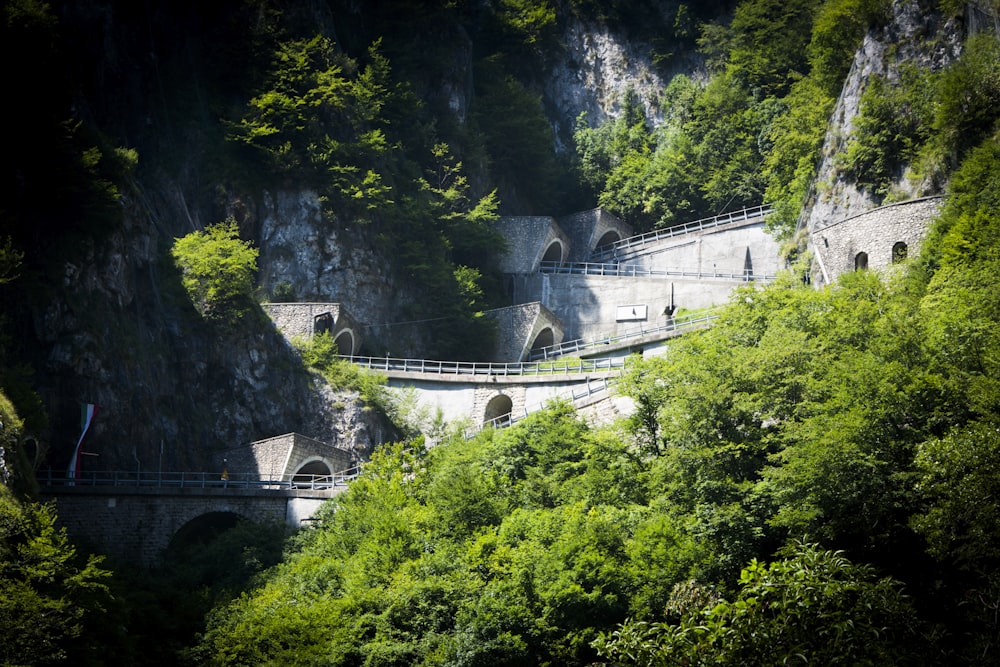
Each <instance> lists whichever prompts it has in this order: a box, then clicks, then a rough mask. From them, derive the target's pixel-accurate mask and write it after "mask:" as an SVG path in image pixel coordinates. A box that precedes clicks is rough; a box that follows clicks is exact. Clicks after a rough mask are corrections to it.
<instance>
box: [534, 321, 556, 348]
mask: <svg viewBox="0 0 1000 667" xmlns="http://www.w3.org/2000/svg"><path fill="white" fill-rule="evenodd" d="M553 344H555V334H554V333H552V329H551V328H550V327H545V328H544V329H542V330H541V331H540V332H539V334H538V335H537V336H535V341H534V342H533V343H532V344H531V353H535V352H538V351H539V350H541V349H542V348H543V347H550V346H551V345H553Z"/></svg>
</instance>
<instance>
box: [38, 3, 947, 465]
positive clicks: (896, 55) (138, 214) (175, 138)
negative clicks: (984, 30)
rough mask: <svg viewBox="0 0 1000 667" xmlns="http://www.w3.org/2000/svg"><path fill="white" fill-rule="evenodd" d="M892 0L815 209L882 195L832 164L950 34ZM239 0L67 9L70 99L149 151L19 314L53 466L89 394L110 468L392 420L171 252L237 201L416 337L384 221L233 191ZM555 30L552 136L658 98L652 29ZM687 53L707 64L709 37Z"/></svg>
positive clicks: (549, 104) (258, 229) (867, 51)
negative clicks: (225, 307)
mask: <svg viewBox="0 0 1000 667" xmlns="http://www.w3.org/2000/svg"><path fill="white" fill-rule="evenodd" d="M673 4H674V3H665V5H669V6H671V7H672V6H673ZM893 6H894V13H895V18H894V21H893V23H892V24H891V25H890V26H889V27H888V28H887V29H885V30H884V31H881V32H880V33H878V34H872V35H869V36H868V38H866V40H865V44H864V47H863V48H862V49H861V50H860V51H859V53H858V56H857V59H856V61H855V64H854V67H853V68H852V70H851V75H850V77H849V80H848V82H847V84H846V86H845V89H844V93H843V94H842V96H841V98H840V101H839V102H838V104H837V109H836V112H835V114H834V119H833V123H832V125H831V130H830V133H829V135H828V137H827V141H826V145H825V146H824V153H823V154H824V161H823V164H822V166H821V168H820V175H819V178H818V182H819V183H820V184H821V186H820V187H818V188H817V192H819V193H821V194H819V195H818V196H816V197H815V201H814V202H813V203H812V205H811V206H810V208H809V209H808V217H809V224H810V225H814V224H816V221H820V220H830V219H836V218H838V217H843V216H846V215H849V214H850V213H853V212H857V211H859V210H861V209H863V208H867V207H870V206H871V205H872V204H873V202H872V201H871V199H870V197H869V196H868V195H866V194H865V193H863V192H860V191H858V190H857V189H856V188H854V187H853V186H852V185H850V184H848V183H846V182H843V181H842V180H841V179H840V178H839V176H838V175H837V171H836V168H835V164H834V157H835V155H836V154H837V153H838V152H840V151H842V150H843V147H844V144H845V141H846V138H847V137H848V136H849V134H850V130H851V127H852V125H851V123H852V119H853V118H854V117H855V115H856V114H857V109H858V104H859V99H860V95H861V93H862V92H863V90H864V87H865V82H866V80H867V79H868V78H869V77H870V76H871V75H872V73H880V74H884V75H888V76H892V73H893V72H894V71H897V70H898V67H899V66H900V64H901V63H902V62H904V61H906V60H908V59H919V60H920V61H921V62H924V61H926V62H929V63H931V64H932V66H934V67H941V66H943V65H945V64H946V63H947V62H949V60H950V59H951V58H954V57H955V55H956V54H957V49H958V46H957V44H958V40H957V37H955V33H956V30H955V27H954V26H950V25H942V24H940V23H939V22H937V21H936V19H935V18H934V16H933V14H930V13H929V12H926V11H924V9H922V8H921V5H920V3H918V2H895V3H894V5H893ZM242 7H243V4H242V3H239V2H235V0H234V1H233V2H220V3H219V4H218V5H215V4H213V5H212V6H211V8H205V7H202V6H201V5H200V4H198V3H191V4H190V5H189V4H186V3H171V2H166V0H163V1H162V2H157V1H156V0H153V1H151V2H148V3H144V4H143V5H142V7H141V8H139V7H134V6H133V5H132V4H130V3H117V4H116V3H113V2H110V3H107V2H98V1H97V0H94V1H93V2H79V3H66V4H65V5H63V6H61V7H60V11H61V12H62V14H61V19H62V20H63V21H64V22H65V23H66V24H67V25H72V26H73V27H72V30H71V33H72V35H73V37H72V40H71V44H72V46H73V48H74V50H75V51H74V54H75V55H76V56H77V60H78V61H79V62H78V67H79V72H80V75H81V76H82V77H83V84H82V88H83V90H84V92H83V93H82V94H81V95H80V97H79V99H78V100H77V102H76V112H77V114H78V115H79V116H81V117H84V118H86V119H88V120H90V121H92V122H93V123H94V124H95V125H96V126H98V127H101V128H103V129H104V131H106V132H107V133H108V134H109V136H112V137H114V138H115V140H116V141H120V142H122V143H123V144H124V145H128V146H134V147H136V148H138V150H139V154H140V166H139V169H138V172H137V173H136V175H135V178H134V181H133V182H132V183H131V184H129V187H128V188H127V189H126V190H125V196H124V197H123V200H122V209H123V216H122V223H121V225H120V226H119V227H118V228H116V229H115V230H114V231H112V232H111V233H110V234H109V235H108V236H107V237H102V238H100V239H91V240H90V241H89V242H86V243H82V244H81V245H80V247H79V248H77V249H76V252H74V253H73V255H72V257H71V259H69V260H65V261H62V260H60V261H59V262H57V263H56V265H55V266H50V267H49V268H50V274H51V275H54V276H55V278H50V279H49V280H50V282H51V284H48V285H47V286H46V289H45V290H42V292H43V293H44V294H45V295H46V296H44V297H40V298H34V299H32V300H30V301H29V302H28V303H26V304H24V310H25V311H26V312H27V316H26V317H25V320H26V322H25V323H24V325H23V326H21V327H20V329H19V331H20V332H22V334H23V335H24V336H26V337H29V338H31V342H30V343H29V344H28V345H26V346H25V347H26V348H28V352H29V355H28V356H29V360H30V361H31V363H32V365H33V366H34V368H35V369H36V376H35V385H36V386H37V388H38V390H39V392H40V394H41V395H42V398H43V400H44V403H45V405H46V408H47V410H48V413H49V415H50V418H51V429H50V432H49V433H46V434H43V437H44V438H45V439H47V440H48V441H49V442H50V447H51V455H50V457H49V462H50V463H51V464H52V465H53V466H54V467H61V466H64V465H65V462H66V461H67V460H68V457H69V452H70V450H71V448H72V445H73V444H74V442H75V439H76V437H77V436H78V434H79V423H78V419H79V417H78V415H79V405H80V404H81V403H87V402H92V403H97V404H99V405H101V406H102V412H101V414H100V417H99V419H98V421H97V422H96V423H95V425H94V427H93V431H92V432H91V434H90V436H89V438H90V440H89V443H88V446H87V449H88V450H89V451H92V452H94V453H95V454H98V458H91V459H87V460H86V461H85V465H87V466H96V467H100V468H107V469H111V468H128V469H134V468H136V467H138V468H141V469H147V470H148V469H155V468H158V467H159V468H162V469H197V468H200V467H204V466H205V465H207V463H208V461H209V460H210V458H211V453H212V452H213V451H216V450H219V449H223V448H226V447H232V446H234V445H238V444H241V443H246V442H249V441H251V440H255V439H259V438H265V437H270V436H273V435H277V434H280V433H285V432H288V431H298V432H301V433H303V434H304V435H307V436H310V437H313V438H316V439H319V440H322V441H326V442H331V443H337V444H340V445H342V446H345V447H349V448H354V449H356V450H358V451H361V452H367V451H370V449H371V448H372V447H373V446H374V445H375V444H376V443H378V442H380V441H382V440H384V439H387V438H389V437H391V432H390V431H391V427H390V426H389V425H388V424H387V423H386V422H385V420H384V419H383V418H380V417H378V416H377V415H376V413H374V412H371V411H365V410H364V409H363V408H362V407H361V406H359V405H358V404H357V403H353V402H351V401H349V400H345V399H344V398H343V397H334V396H332V393H331V392H330V390H329V388H328V387H326V386H325V385H324V384H323V382H322V381H321V380H319V379H317V378H316V377H314V376H313V375H311V374H310V373H309V372H307V371H306V370H305V369H304V368H303V367H302V364H301V361H300V359H299V358H298V356H297V354H296V353H295V352H294V351H293V350H292V349H291V348H290V347H289V346H288V345H287V343H286V342H285V340H284V339H283V338H282V337H281V336H280V335H279V334H278V333H277V332H276V331H275V329H274V327H273V326H272V325H271V323H270V322H269V321H268V320H267V319H266V318H265V317H264V316H263V315H262V314H261V313H257V314H256V315H255V316H254V317H251V318H248V319H247V320H246V321H244V322H243V323H242V324H241V325H240V326H239V327H237V328H235V329H232V330H226V331H221V330H219V329H218V328H216V327H214V326H212V325H210V324H208V323H206V322H204V321H203V320H201V318H200V317H199V316H198V314H197V313H196V312H195V311H194V309H193V308H192V306H191V304H190V303H189V302H188V301H187V297H186V295H185V294H184V293H183V291H182V290H181V289H180V285H179V280H178V276H177V274H176V271H175V269H174V268H173V267H172V264H171V262H170V259H169V247H170V245H171V243H172V242H173V239H174V238H175V237H178V236H181V235H183V234H186V233H188V232H190V231H192V230H194V229H200V228H202V227H204V226H205V225H207V224H210V223H213V222H217V221H220V220H222V219H224V218H225V217H227V216H229V215H233V216H235V217H236V218H237V220H238V221H239V222H240V225H241V231H242V233H243V236H244V238H247V239H251V240H253V241H254V242H255V244H256V245H257V246H258V247H259V249H260V259H259V268H260V271H259V284H260V286H261V290H262V292H263V294H264V295H265V296H267V295H270V294H271V293H274V292H275V291H277V290H278V289H279V288H282V289H285V288H287V289H288V290H290V291H291V293H292V294H293V295H294V297H295V298H296V299H298V300H303V301H306V300H316V301H337V302H341V303H343V304H344V305H345V307H346V308H347V310H348V311H349V312H350V313H351V315H353V316H354V318H355V319H356V320H358V321H360V322H361V323H363V324H364V325H367V326H365V330H364V336H365V337H366V339H367V341H368V342H369V343H370V344H371V345H378V346H379V349H380V348H381V346H383V345H385V346H386V349H391V351H392V352H393V354H407V355H408V354H419V350H420V349H421V346H422V343H423V341H421V338H420V330H419V327H396V326H385V325H387V324H389V323H396V322H398V321H399V320H400V319H401V318H400V313H401V312H403V311H404V306H405V305H406V303H407V302H408V301H411V300H412V299H413V298H414V296H413V291H412V290H411V289H410V286H409V285H408V284H407V280H406V277H405V276H398V275H394V274H393V272H392V269H391V268H390V267H391V264H392V262H391V261H390V258H387V257H385V256H384V253H383V252H382V250H381V248H380V246H379V243H378V240H377V234H376V232H375V231H373V230H364V229H363V228H357V227H352V226H351V225H350V224H348V223H349V222H350V221H336V222H331V221H329V220H327V219H325V218H324V216H323V215H322V214H321V212H320V205H319V202H318V201H317V197H316V195H315V194H314V193H313V192H311V191H310V190H308V189H305V188H303V187H300V186H298V185H297V184H295V183H289V182H279V181H278V180H277V179H275V180H274V182H265V183H261V184H260V185H259V188H258V189H257V190H255V191H250V192H237V191H235V190H234V188H233V187H232V186H231V185H230V184H229V182H228V180H229V179H227V174H226V173H224V172H221V171H220V170H219V166H218V162H217V161H216V160H215V159H214V156H213V155H212V154H211V152H212V150H213V147H215V148H217V147H218V146H219V145H220V142H219V139H218V135H219V133H220V129H219V126H220V124H219V117H220V116H223V115H224V114H223V109H224V108H227V107H232V106H238V105H244V104H245V103H246V100H247V94H248V92H247V91H245V90H241V89H239V81H240V79H241V77H244V78H245V74H244V72H243V69H246V70H250V69H253V68H255V67H260V62H259V61H255V60H254V58H253V57H252V56H253V53H252V49H253V40H252V39H247V40H246V41H245V43H244V42H240V41H239V40H238V39H237V37H236V36H237V35H240V36H241V32H240V31H241V28H240V27H239V26H236V27H234V25H235V24H233V23H232V22H231V21H230V16H229V13H230V12H235V11H237V10H239V9H240V8H242ZM302 8H303V9H302V12H303V17H306V18H303V19H302V20H303V21H305V20H307V19H308V16H313V15H314V16H315V20H314V21H313V22H312V23H311V25H315V26H316V29H319V30H323V31H324V32H326V33H327V34H328V35H329V36H330V37H331V38H332V39H336V35H335V34H334V27H335V26H336V23H337V17H336V16H332V15H331V14H330V9H329V6H328V5H326V4H325V3H321V2H313V3H307V4H303V5H302ZM355 10H356V11H357V12H362V11H364V5H363V4H362V3H358V4H357V6H356V7H355ZM220 31H222V32H220ZM226 31H228V32H226ZM457 34H459V35H460V37H461V38H456V39H455V43H454V44H452V45H448V44H444V45H440V47H441V48H446V49H450V50H451V51H452V52H453V58H451V60H450V62H451V63H452V66H451V69H450V70H449V72H448V73H447V75H446V76H445V77H444V78H443V79H442V80H441V81H439V82H437V85H436V86H434V85H430V88H432V90H430V91H428V94H433V95H434V96H436V97H437V98H438V101H440V99H441V98H443V99H444V100H445V104H444V106H445V107H446V108H447V110H448V112H449V113H450V114H451V115H452V117H451V118H449V119H448V122H450V123H453V124H455V125H458V126H461V125H462V124H464V123H465V122H466V121H467V115H468V112H469V109H470V108H472V107H473V106H474V104H473V103H474V100H472V99H471V95H472V92H471V91H472V90H473V86H472V85H470V84H469V79H470V77H471V74H470V69H471V67H472V62H473V59H472V56H471V53H472V52H473V50H474V46H475V44H474V43H473V42H472V41H471V40H472V39H473V38H472V37H470V36H469V35H468V34H466V32H465V31H464V30H459V31H458V33H457ZM206 35H213V39H208V38H206ZM928 35H930V36H931V37H933V39H929V38H928ZM558 42H559V45H560V46H559V50H558V53H555V54H551V62H552V63H553V64H552V67H551V77H550V78H549V79H547V80H546V81H544V82H543V85H542V86H541V89H543V90H544V106H545V108H546V110H547V112H548V113H549V120H550V122H551V123H552V125H553V127H554V128H555V129H556V136H557V137H563V138H565V137H566V136H568V133H570V132H571V131H572V127H573V125H574V123H575V120H576V118H577V116H578V115H579V113H580V112H582V111H587V112H588V113H589V114H590V116H591V120H592V121H593V122H598V121H600V120H602V119H604V118H607V117H614V116H615V115H616V114H617V113H618V106H617V105H618V104H619V103H620V101H621V99H622V96H623V94H624V92H625V91H626V90H627V89H629V88H631V89H632V90H633V91H635V92H636V93H637V94H638V96H639V99H640V100H642V103H643V105H644V106H645V108H646V110H647V113H648V115H649V116H650V118H651V119H653V120H654V121H655V120H656V119H657V118H658V114H659V96H660V95H661V92H662V90H663V88H664V87H665V85H666V83H667V81H666V80H664V79H663V78H662V77H663V75H662V74H657V73H656V70H655V68H654V67H653V64H652V62H651V56H650V49H649V47H648V46H646V45H642V44H638V43H633V42H630V41H629V40H628V39H626V38H624V37H623V36H622V35H620V34H618V33H616V32H615V31H614V30H611V29H609V28H607V27H606V26H596V25H585V24H584V23H582V22H579V21H576V20H569V21H568V22H566V23H565V24H564V32H563V34H562V36H561V38H560V39H559V40H558ZM928 44H933V46H927V45H928ZM240 49H243V50H244V51H241V50H240ZM220 61H222V62H224V63H228V64H227V65H223V66H219V65H218V64H217V63H219V62H220ZM209 62H212V63H213V64H216V67H215V70H216V71H221V72H222V74H221V75H220V76H219V79H218V80H206V79H205V78H204V77H205V74H204V73H205V72H206V71H208V70H209V69H210V68H209V67H208V66H207V63H209ZM675 63H676V64H677V67H679V68H681V69H684V70H685V71H686V73H688V74H690V75H695V76H697V72H698V71H699V60H698V58H697V57H696V56H694V55H688V56H681V57H679V58H678V59H676V60H675ZM562 148H566V146H562ZM589 205H590V204H589V203H581V208H586V207H588V206H589Z"/></svg>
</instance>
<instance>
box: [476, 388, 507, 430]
mask: <svg viewBox="0 0 1000 667" xmlns="http://www.w3.org/2000/svg"><path fill="white" fill-rule="evenodd" d="M513 410H514V403H513V401H511V400H510V396H507V395H506V394H498V395H496V396H494V397H493V398H491V399H490V401H489V403H487V404H486V413H485V414H484V415H483V423H484V424H493V425H495V426H501V425H503V424H506V423H509V422H510V413H511V412H513Z"/></svg>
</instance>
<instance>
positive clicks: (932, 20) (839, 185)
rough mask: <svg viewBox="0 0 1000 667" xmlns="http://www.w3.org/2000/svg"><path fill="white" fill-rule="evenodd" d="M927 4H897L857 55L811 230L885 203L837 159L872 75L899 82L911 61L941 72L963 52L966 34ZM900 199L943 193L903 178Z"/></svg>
mask: <svg viewBox="0 0 1000 667" xmlns="http://www.w3.org/2000/svg"><path fill="white" fill-rule="evenodd" d="M928 4H929V3H927V2H921V1H920V0H895V1H894V2H893V4H892V12H893V17H892V21H891V22H890V23H889V24H888V25H887V26H886V27H885V28H883V29H881V30H879V31H875V32H869V34H868V35H866V36H865V39H864V43H863V44H862V46H861V48H860V49H859V50H858V52H857V53H856V54H855V57H854V63H853V64H852V65H851V70H850V73H849V74H848V76H847V80H846V81H845V82H844V87H843V89H842V91H841V94H840V97H839V99H838V100H837V104H836V107H835V108H834V111H833V116H832V117H831V119H830V124H829V128H828V130H827V135H826V139H825V140H824V143H823V150H822V155H823V158H822V162H821V164H820V167H819V170H818V173H817V176H816V186H815V194H814V196H813V197H812V200H811V201H810V202H809V205H807V207H806V209H805V210H804V211H803V218H802V220H803V222H804V224H805V225H806V228H807V229H809V230H810V231H812V230H815V229H817V228H818V227H821V226H823V225H826V224H830V223H832V222H836V221H837V220H842V219H844V218H847V217H850V216H852V215H857V214H859V213H863V212H865V211H867V210H869V209H871V208H874V207H876V206H878V205H879V204H881V201H877V200H876V198H875V197H874V196H873V195H872V193H870V192H866V191H864V190H860V189H858V188H857V187H856V186H855V185H854V184H853V183H851V182H848V181H846V180H845V179H844V178H843V177H842V176H841V175H840V172H839V170H838V169H837V164H836V161H837V157H838V155H840V154H841V153H842V152H843V151H844V150H846V147H847V142H848V140H849V139H850V137H851V133H852V131H853V130H854V123H855V119H856V118H857V116H858V112H859V110H860V105H861V96H862V94H863V93H864V91H865V89H866V87H867V85H868V81H869V80H870V79H871V77H873V76H881V77H885V78H887V79H888V80H889V81H893V80H897V79H898V78H899V76H900V70H901V68H902V67H903V66H904V64H906V63H913V64H915V65H917V66H919V67H925V68H930V69H932V70H939V69H941V68H943V67H945V66H947V65H948V64H949V63H950V62H952V61H953V60H954V59H955V58H957V57H958V56H959V54H960V51H961V41H960V40H961V30H959V29H958V27H957V26H956V25H954V24H953V23H951V22H944V21H942V20H941V17H940V15H939V14H937V13H936V12H935V11H931V9H930V8H929V7H926V6H925V5H928ZM894 190H896V191H898V192H900V193H901V195H904V196H906V195H908V196H911V197H913V196H923V195H931V194H939V193H938V192H936V191H934V189H933V187H932V186H929V185H919V184H918V185H913V184H910V183H909V182H908V180H907V179H906V178H905V176H901V177H900V179H899V180H898V182H897V183H896V184H895V186H894Z"/></svg>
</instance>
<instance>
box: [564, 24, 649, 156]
mask: <svg viewBox="0 0 1000 667" xmlns="http://www.w3.org/2000/svg"><path fill="white" fill-rule="evenodd" d="M562 42H563V44H564V45H565V52H564V55H563V57H562V59H561V60H560V62H559V63H558V64H557V65H556V66H555V67H554V68H553V70H552V74H551V78H550V79H549V80H548V81H547V82H546V85H545V97H546V100H547V101H548V103H549V105H550V106H551V108H553V109H555V111H556V113H555V119H554V123H553V124H554V126H555V130H556V132H555V134H556V137H569V136H572V133H573V127H574V123H575V120H576V118H577V116H579V115H580V114H581V113H583V112H587V115H588V119H589V122H590V123H591V124H592V125H600V124H601V123H602V122H604V121H605V120H607V119H608V118H614V117H617V116H618V114H619V113H620V111H621V109H620V106H619V105H620V103H621V102H622V101H623V98H624V95H625V91H626V90H629V89H631V90H632V91H633V92H634V93H635V94H636V95H637V96H638V98H639V100H641V102H642V105H643V107H644V108H645V110H646V116H647V117H648V118H650V119H651V120H653V121H654V122H657V121H659V120H661V115H660V95H661V94H662V93H663V89H664V87H665V86H666V84H667V82H666V81H664V80H663V79H661V78H660V76H659V75H658V74H657V73H656V71H655V70H654V69H653V65H652V63H651V62H650V59H649V55H648V54H649V49H648V48H644V46H643V45H641V44H634V43H628V42H625V41H623V40H622V39H621V37H620V36H619V35H616V34H614V33H612V32H610V31H609V30H608V28H607V27H606V26H596V25H584V24H583V23H580V22H579V21H571V22H570V23H569V25H568V26H567V28H566V31H565V33H564V34H563V38H562ZM563 148H565V147H564V146H563Z"/></svg>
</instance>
